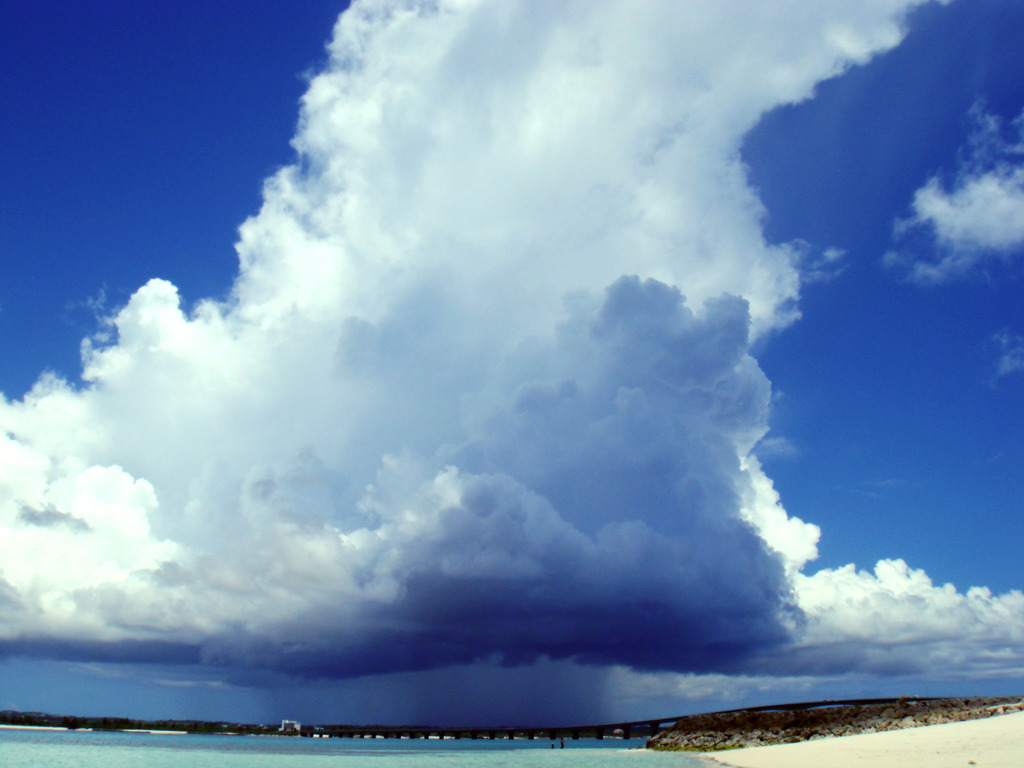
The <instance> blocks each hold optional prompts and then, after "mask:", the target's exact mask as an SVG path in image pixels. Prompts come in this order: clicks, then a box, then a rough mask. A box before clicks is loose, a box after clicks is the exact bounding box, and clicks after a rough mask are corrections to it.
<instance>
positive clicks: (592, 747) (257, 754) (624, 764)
mask: <svg viewBox="0 0 1024 768" xmlns="http://www.w3.org/2000/svg"><path fill="white" fill-rule="evenodd" d="M642 744H643V742H642V741H641V740H640V739H634V740H632V741H622V740H612V739H603V740H600V741H599V740H596V739H580V740H579V741H572V740H566V742H565V749H559V748H558V743H557V742H555V749H551V746H550V745H551V742H550V741H549V740H547V739H536V740H533V741H528V740H525V739H522V740H521V739H517V740H515V741H511V742H510V741H508V740H496V741H491V740H489V739H478V740H473V739H446V740H440V739H430V740H426V739H415V740H408V739H309V738H298V737H269V736H221V735H184V734H181V735H177V734H148V733H122V732H116V731H40V730H9V729H0V766H2V768H327V766H331V768H449V766H451V768H701V767H702V766H703V767H704V768H706V766H707V764H706V763H703V762H701V761H700V760H698V759H696V758H694V757H690V756H687V755H683V754H680V753H677V752H647V751H644V750H641V749H639V748H638V747H640V746H641V745H642Z"/></svg>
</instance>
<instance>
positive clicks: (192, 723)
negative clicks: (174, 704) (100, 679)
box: [0, 710, 279, 735]
mask: <svg viewBox="0 0 1024 768" xmlns="http://www.w3.org/2000/svg"><path fill="white" fill-rule="evenodd" d="M0 724H3V725H28V726H41V727H51V728H52V727H58V728H70V729H72V730H75V729H78V728H91V729H92V730H94V731H103V730H106V731H125V730H140V731H188V732H189V733H254V734H264V735H267V734H277V733H279V726H278V725H252V724H248V723H226V722H207V721H205V720H132V719H130V718H127V717H77V716H74V715H51V714H47V713H46V712H18V711H16V710H3V711H0Z"/></svg>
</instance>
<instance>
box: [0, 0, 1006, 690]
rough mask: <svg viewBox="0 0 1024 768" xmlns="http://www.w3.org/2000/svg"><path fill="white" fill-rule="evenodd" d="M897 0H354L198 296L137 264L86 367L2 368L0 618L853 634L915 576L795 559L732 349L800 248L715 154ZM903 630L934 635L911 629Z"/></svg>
mask: <svg viewBox="0 0 1024 768" xmlns="http://www.w3.org/2000/svg"><path fill="white" fill-rule="evenodd" d="M914 5H916V3H914V2H897V0H889V1H887V2H872V3H864V2H862V1H861V0H851V1H850V2H832V3H821V2H817V0H813V1H809V2H792V3H771V4H754V5H751V4H749V3H746V2H739V3H733V2H723V1H722V0H714V1H713V2H691V3H687V4H686V5H685V6H681V5H680V4H679V3H677V2H674V0H673V1H672V2H645V3H641V4H637V3H630V2H613V1H611V0H609V1H607V2H591V1H590V0H587V1H586V2H558V3H535V2H519V1H512V0H502V2H484V1H480V2H477V1H475V0H473V1H471V0H446V1H445V2H440V3H435V2H430V3H428V2H423V3H420V2H414V1H413V0H372V1H367V2H356V3H354V4H353V6H352V7H351V8H350V9H349V10H347V11H346V12H345V13H344V14H343V15H342V16H341V18H340V19H339V21H338V23H337V26H336V28H335V31H334V37H333V42H332V43H331V46H330V61H329V64H328V65H327V67H326V68H325V70H324V71H323V72H322V73H321V74H319V75H317V76H316V77H315V78H313V80H312V81H311V83H310V86H309V90H308V92H307V94H306V95H305V97H304V99H303V103H302V110H301V119H300V125H299V129H298V133H297V135H296V137H295V139H294V142H293V143H294V147H295V149H296V152H297V159H296V161H295V162H294V164H292V165H290V166H288V167H285V168H282V169H281V170H280V171H278V172H277V173H276V174H275V175H274V176H272V177H271V178H269V179H268V180H267V181H266V184H265V188H264V202H263V206H262V208H261V210H260V211H259V213H258V214H256V215H255V216H253V217H252V218H250V219H249V220H248V221H246V222H245V223H244V224H242V226H241V229H240V239H239V242H238V246H237V249H238V255H239V272H238V275H237V279H236V280H235V283H234V285H233V288H232V290H231V293H230V296H229V298H227V299H226V300H224V301H217V300H206V301H202V302H199V303H198V304H196V305H195V306H192V307H183V306H182V302H181V300H180V298H179V296H178V292H177V289H176V288H175V286H174V285H172V284H170V283H169V282H167V281H165V280H161V279H153V280H151V281H150V282H148V283H146V284H145V285H143V286H142V287H141V288H139V289H138V291H137V292H136V293H135V294H134V295H133V296H132V297H131V300H130V301H129V302H128V303H127V305H126V306H124V307H123V308H121V309H120V310H119V311H117V312H116V313H115V314H113V315H112V316H111V317H109V318H108V319H107V322H106V324H105V325H104V326H103V327H101V328H100V329H98V332H97V333H96V334H95V335H94V336H92V337H91V338H88V339H86V340H85V342H84V343H83V348H82V356H83V373H82V379H83V382H84V383H83V384H81V385H76V384H72V383H69V382H66V381H64V380H61V379H59V378H56V377H54V376H52V375H44V376H43V377H42V378H40V380H39V381H38V383H37V384H36V386H35V387H34V388H33V389H32V391H31V392H29V393H28V394H27V395H25V397H24V398H22V399H20V400H2V401H0V430H2V435H0V525H2V528H3V535H2V536H0V617H2V622H0V637H2V639H3V642H4V643H5V644H6V646H5V647H6V648H7V650H8V651H10V652H20V653H31V654H34V655H47V654H50V655H53V656H57V657H59V656H62V655H67V654H73V655H75V657H77V658H117V657H118V655H119V654H127V655H128V656H127V657H128V658H131V659H140V660H150V661H163V660H167V659H171V660H181V661H202V662H207V663H211V664H221V665H225V666H230V667H235V668H246V667H253V668H259V669H266V670H276V671H282V672H286V673H291V674H296V675H300V676H306V677H333V678H345V677H353V676H358V675H365V674H376V673H387V672H401V671H408V672H413V671H421V670H432V669H444V668H448V667H452V666H454V665H467V664H474V663H482V664H492V665H493V664H496V665H507V666H517V665H531V664H541V663H547V661H548V660H564V661H569V662H573V663H576V664H582V665H590V666H592V667H594V668H595V669H596V668H604V667H610V666H613V667H615V668H616V669H629V670H634V671H670V672H676V673H692V672H697V673H709V672H744V671H746V672H748V673H750V674H762V673H766V671H770V670H772V669H773V667H772V664H773V663H776V662H777V663H778V666H777V667H776V668H774V669H775V672H776V673H778V674H799V673H800V669H801V665H805V664H807V663H809V662H812V663H814V664H817V667H818V668H820V669H822V670H827V671H832V670H834V669H837V668H843V666H844V665H849V664H862V665H863V666H864V667H865V668H869V667H870V668H881V667H882V666H884V664H883V663H882V662H878V663H877V664H876V665H875V667H871V664H869V663H868V661H865V660H864V659H865V654H867V655H870V654H873V653H874V654H879V655H880V656H879V657H885V658H886V659H890V658H892V657H891V656H889V655H886V654H887V653H888V651H887V650H886V648H885V647H884V643H883V644H882V645H880V646H878V647H877V648H876V647H874V646H872V648H871V649H867V650H865V649H864V646H861V647H860V650H857V651H856V652H855V653H854V652H851V650H850V649H851V646H850V645H849V643H848V642H847V641H849V640H850V638H851V637H854V636H855V635H856V632H857V630H856V627H857V626H858V622H859V621H862V620H863V618H864V617H865V616H868V615H876V614H875V613H874V612H875V611H876V609H877V606H878V604H879V601H880V600H883V598H884V600H883V602H885V604H886V605H905V604H906V600H905V599H904V598H905V597H906V596H907V595H909V596H910V597H909V598H907V599H910V600H911V601H912V602H913V605H915V606H917V607H919V608H920V610H921V611H922V615H927V616H934V612H933V611H932V610H931V607H932V605H933V602H930V601H933V599H934V598H935V591H936V589H937V588H932V587H931V584H930V582H927V577H926V576H924V575H923V574H921V575H920V576H917V575H915V572H912V571H910V570H908V569H906V568H905V567H903V569H902V570H901V569H900V567H899V564H896V565H892V564H890V565H891V568H890V570H885V569H884V568H883V570H882V571H876V573H875V574H873V575H872V574H864V573H862V572H855V571H842V570H839V571H822V572H820V573H819V574H816V575H814V576H806V575H804V574H803V572H802V569H803V568H804V566H805V565H806V563H808V562H809V561H811V560H813V559H814V557H815V556H816V544H817V541H818V535H819V531H818V529H817V527H816V526H814V525H811V524H808V523H804V522H802V521H800V520H798V519H795V518H790V517H788V516H787V514H786V512H785V511H784V509H783V507H782V506H781V504H780V502H779V499H778V496H777V494H776V493H775V491H774V489H773V487H772V483H771V481H770V480H769V478H768V477H767V476H766V475H765V474H764V472H763V471H762V469H761V467H760V464H759V463H758V460H757V457H756V446H757V444H758V442H759V441H760V440H761V439H762V438H763V437H764V436H765V435H766V434H767V431H768V415H769V413H768V412H769V405H770V398H771V389H770V384H769V382H768V380H767V379H766V377H765V375H764V374H763V373H762V371H761V370H760V368H759V366H758V363H757V361H756V360H755V359H754V357H752V355H751V344H752V343H753V342H754V341H756V340H759V339H764V338H766V337H769V336H770V335H771V334H773V333H776V332H779V331H780V330H781V329H784V328H785V327H786V326H788V325H789V324H791V323H793V322H795V321H796V320H797V319H798V316H799V313H798V309H797V301H798V299H799V287H800V281H801V273H800V267H801V264H800V259H801V253H802V251H801V249H800V248H798V247H793V248H791V247H788V246H785V245H772V244H768V243H767V242H766V241H765V239H764V237H763V235H762V231H761V224H762V217H763V215H764V214H763V211H762V207H761V205H760V203H759V200H758V198H757V196H756V194H755V193H754V191H753V190H752V189H751V188H750V187H749V186H748V185H747V182H746V173H745V168H744V166H743V164H742V162H741V160H740V157H739V148H740V145H741V142H742V140H743V137H744V135H745V134H746V132H747V131H749V130H750V128H751V127H753V126H754V125H755V124H756V123H757V121H758V120H759V118H760V117H761V116H762V115H763V114H764V113H765V112H766V111H768V110H770V109H772V108H773V107H776V106H778V105H780V104H786V103H792V102H796V101H799V100H802V99H805V98H808V97H809V96H811V95H812V93H813V89H814V87H815V85H816V84H817V83H819V82H820V81H822V80H823V79H826V78H829V77H832V76H834V75H836V74H838V73H840V72H842V71H843V69H844V68H846V67H848V66H850V65H853V64H857V63H863V62H865V61H866V60H868V59H869V58H870V57H871V56H872V55H873V54H875V53H877V52H880V51H884V50H886V49H888V48H890V47H892V46H894V45H896V44H897V43H898V42H899V41H900V38H901V26H900V24H901V20H902V18H903V15H904V14H905V13H906V12H907V10H908V9H909V8H910V7H912V6H914ZM766 14H768V15H770V16H771V17H772V18H771V24H770V25H768V24H767V23H766V21H767V20H766V19H765V18H763V16H764V15H766ZM766 29H771V30H772V31H771V33H770V34H769V33H766V32H765V30H766ZM924 215H925V214H923V213H922V216H924ZM182 226H183V227H187V226H188V222H182ZM880 567H882V566H880ZM926 582H927V583H926ZM911 587H912V588H911ZM901 590H902V591H901ZM938 591H939V592H941V590H938ZM851 595H855V596H856V597H855V598H854V597H851ZM940 597H944V598H949V600H947V601H946V602H947V603H949V605H948V610H949V612H950V613H949V615H950V617H951V621H952V622H953V624H956V622H961V624H960V625H957V626H963V625H965V624H966V623H967V622H968V621H969V620H973V619H974V618H977V617H979V616H981V617H982V619H981V620H982V621H985V622H988V624H987V625H986V626H989V627H993V628H991V629H990V630H989V631H988V634H987V635H985V639H984V644H985V647H986V648H990V647H991V646H993V645H998V644H999V643H1000V642H1003V639H1004V638H1005V637H1007V636H1008V635H1007V633H1010V634H1012V632H1016V631H1017V630H1018V629H1019V627H1017V624H1016V623H1014V622H1016V621H1017V620H1016V619H1012V617H1011V618H1010V619H1007V618H1006V615H1005V612H1004V613H1000V610H999V606H1000V605H1004V604H1003V603H999V601H1000V600H1004V599H1011V598H1012V596H1011V597H1010V598H996V597H992V596H991V595H985V594H982V593H972V594H970V595H967V596H962V595H953V596H951V595H949V594H945V595H940ZM1013 599H1015V598H1013ZM950 601H952V602H950ZM957 601H959V602H957ZM898 613H899V611H898V610H896V609H894V611H893V615H894V616H895V615H896V614H898ZM972 617H973V618H972ZM893 621H896V619H895V618H894V619H893ZM940 623H941V622H940ZM1017 623H1019V622H1017ZM1004 625H1005V626H1010V627H1011V628H1010V629H1005V628H1004ZM1011 625H1012V626H1011ZM936 626H938V625H936ZM943 626H945V627H947V628H949V627H950V626H952V624H949V623H947V624H945V625H943ZM1013 627H1017V629H1013ZM905 630H906V632H907V633H909V634H907V635H906V638H907V640H908V642H909V643H910V645H909V646H908V645H906V644H905V645H904V646H903V647H915V648H917V649H918V651H919V652H918V653H917V654H916V655H915V657H914V659H913V664H916V665H917V666H920V665H922V664H924V665H927V664H930V663H931V661H929V660H930V659H931V658H933V657H932V656H929V655H928V653H929V652H928V651H927V649H928V648H930V647H931V646H930V645H929V644H930V643H931V642H932V641H933V640H934V638H935V637H936V634H941V632H940V631H939V630H938V629H935V627H933V626H932V625H931V624H929V623H928V622H927V621H923V622H916V623H915V624H914V626H913V627H909V626H908V627H905ZM955 630H956V627H953V629H950V630H949V631H951V632H955ZM1011 630H1012V631H1011ZM894 631H895V630H894ZM915 633H916V634H915ZM1015 636H1016V635H1015ZM993 638H994V639H993ZM980 642H981V640H979V643H980ZM1004 646H1005V647H1006V648H1009V647H1010V645H1009V644H1007V643H1004ZM921 649H924V650H921ZM936 653H938V652H936ZM1010 655H1011V656H1012V657H1013V659H1015V660H1016V659H1019V656H1020V648H1019V642H1018V644H1017V645H1014V646H1013V649H1012V652H1011V654H1010ZM940 657H942V655H941V653H940V654H938V655H936V656H935V657H934V658H936V659H939V658H940ZM901 658H902V657H901ZM942 658H944V657H942ZM893 663H895V664H896V665H897V666H898V665H899V664H900V663H903V662H902V661H897V662H893ZM907 663H910V662H909V661H908V662H907ZM1013 663H1016V661H1014V662H1013Z"/></svg>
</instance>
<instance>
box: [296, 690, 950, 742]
mask: <svg viewBox="0 0 1024 768" xmlns="http://www.w3.org/2000/svg"><path fill="white" fill-rule="evenodd" d="M904 700H905V701H929V700H930V699H927V698H905V699H904ZM898 701H899V699H842V700H825V701H805V702H797V703H794V704H773V705H770V706H764V707H745V708H742V709H726V710H720V711H718V712H710V713H707V714H713V715H721V714H728V713H732V712H771V711H793V710H800V709H814V708H816V707H835V706H865V705H868V704H895V703H897V702H898ZM686 717H690V715H678V716H675V717H663V718H648V719H646V720H631V721H627V722H619V723H597V724H592V725H569V726H564V725H563V726H544V727H539V726H535V727H525V726H501V727H490V728H480V727H434V726H420V725H408V726H391V725H360V726H356V725H325V726H320V727H309V726H303V728H302V729H301V735H302V736H321V737H323V736H330V737H333V738H356V739H371V738H385V739H430V738H434V739H464V738H468V739H543V738H547V739H550V740H552V741H553V740H555V739H581V738H591V739H603V738H605V737H612V738H622V739H629V738H633V737H641V736H642V737H644V738H650V737H651V736H654V735H655V734H656V733H658V732H659V731H660V730H661V729H662V727H663V726H668V725H674V724H675V723H676V722H677V721H679V720H682V719H684V718H686Z"/></svg>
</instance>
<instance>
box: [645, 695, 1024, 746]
mask: <svg viewBox="0 0 1024 768" xmlns="http://www.w3.org/2000/svg"><path fill="white" fill-rule="evenodd" d="M1022 710H1024V700H1022V699H1021V697H1019V696H1014V697H1002V698H969V699H910V698H903V699H900V700H899V701H897V702H893V703H886V704H863V705H850V704H846V705H841V706H820V707H813V708H801V709H784V708H780V709H773V710H767V711H750V710H746V711H740V712H720V713H714V714H707V715H691V716H689V717H684V718H683V719H681V720H679V721H678V722H677V723H676V724H675V725H673V726H672V727H671V728H668V729H666V730H664V731H662V732H661V733H659V734H657V735H656V736H654V737H653V738H652V739H650V740H649V741H648V742H647V747H648V748H650V749H685V750H695V751H712V750H716V749H731V748H735V747H756V746H767V745H770V744H791V743H795V742H801V741H809V740H812V739H822V738H828V737H831V736H852V735H854V734H860V733H877V732H879V731H892V730H900V729H904V728H917V727H918V726H922V725H939V724H941V723H953V722H959V721H962V720H976V719H978V718H983V717H991V716H992V715H999V714H1005V713H1009V712H1020V711H1022Z"/></svg>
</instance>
